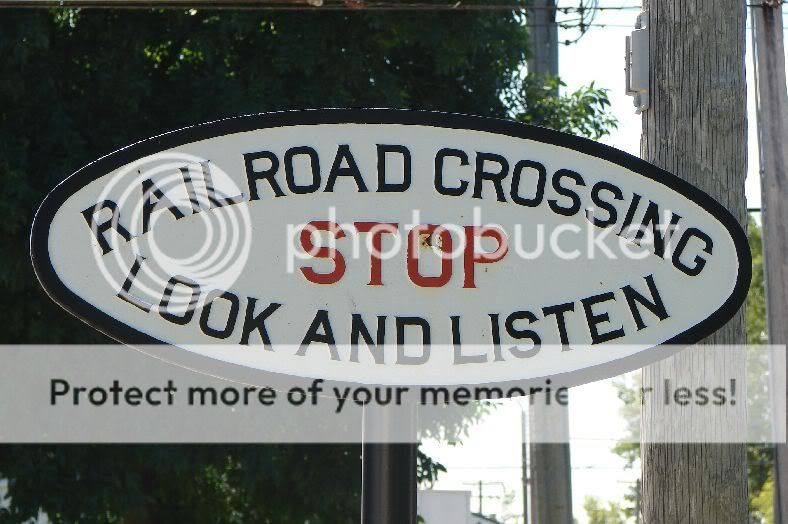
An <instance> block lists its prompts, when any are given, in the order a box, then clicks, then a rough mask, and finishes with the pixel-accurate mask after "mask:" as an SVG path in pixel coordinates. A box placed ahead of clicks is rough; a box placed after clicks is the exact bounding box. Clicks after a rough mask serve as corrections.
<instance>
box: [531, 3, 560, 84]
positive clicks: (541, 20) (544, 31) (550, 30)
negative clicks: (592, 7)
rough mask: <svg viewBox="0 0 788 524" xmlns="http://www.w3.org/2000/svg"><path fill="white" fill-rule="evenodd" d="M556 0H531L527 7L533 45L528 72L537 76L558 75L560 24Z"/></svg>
mask: <svg viewBox="0 0 788 524" xmlns="http://www.w3.org/2000/svg"><path fill="white" fill-rule="evenodd" d="M557 10H558V9H557V7H556V0H529V1H528V3H527V4H526V7H525V16H526V18H527V22H528V24H527V27H528V36H529V38H530V43H531V47H530V49H529V51H530V54H529V57H528V63H527V65H528V72H529V73H533V74H535V75H537V76H545V75H552V76H557V75H558V24H556V21H555V16H556V12H557Z"/></svg>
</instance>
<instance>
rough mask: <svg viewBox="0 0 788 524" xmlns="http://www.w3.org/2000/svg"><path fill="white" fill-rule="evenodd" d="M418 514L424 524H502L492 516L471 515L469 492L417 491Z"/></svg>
mask: <svg viewBox="0 0 788 524" xmlns="http://www.w3.org/2000/svg"><path fill="white" fill-rule="evenodd" d="M418 514H419V516H420V517H421V518H422V519H423V520H424V524H502V523H500V522H499V521H497V520H495V518H494V515H493V516H489V517H486V516H483V515H479V514H478V513H471V492H470V491H449V490H437V489H435V490H432V489H430V490H422V491H419V494H418Z"/></svg>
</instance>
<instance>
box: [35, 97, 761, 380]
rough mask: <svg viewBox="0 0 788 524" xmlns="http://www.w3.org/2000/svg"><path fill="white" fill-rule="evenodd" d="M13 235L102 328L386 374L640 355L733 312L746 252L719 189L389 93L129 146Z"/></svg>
mask: <svg viewBox="0 0 788 524" xmlns="http://www.w3.org/2000/svg"><path fill="white" fill-rule="evenodd" d="M31 250H32V256H33V262H34V266H35V270H36V273H37V275H38V277H39V279H40V280H41V283H42V284H43V286H44V287H45V288H46V290H47V292H48V293H49V294H50V295H51V296H52V297H53V298H54V299H55V300H56V301H57V302H59V303H60V304H61V305H63V307H65V308H66V309H68V310H69V311H71V312H72V313H74V314H75V315H77V316H79V317H80V318H82V319H83V320H85V321H86V322H88V323H89V324H91V325H92V326H94V327H96V328H98V329H100V330H101V331H103V332H105V333H107V334H108V335H110V336H112V337H114V338H116V339H118V340H120V341H122V342H125V343H128V344H132V345H141V344H158V343H166V344H171V345H176V346H178V347H181V348H183V349H184V350H187V351H190V352H192V353H191V354H199V355H204V356H206V357H210V358H212V359H218V360H220V361H223V362H227V363H232V364H238V365H241V366H245V367H248V368H254V369H259V370H262V371H265V372H270V373H272V374H285V375H295V376H300V377H308V378H323V379H326V380H333V381H339V382H355V383H367V384H402V385H430V384H435V385H439V384H480V383H485V384H486V383H503V382H509V381H519V380H528V379H537V378H541V377H547V376H554V375H562V376H565V377H574V378H572V381H573V382H576V383H579V382H582V381H585V380H591V379H592V378H598V377H602V376H605V375H612V374H617V373H620V372H622V371H624V370H626V369H628V368H629V369H632V368H635V367H638V366H641V365H643V364H644V363H646V362H649V361H653V360H656V359H657V358H659V356H664V354H662V355H660V354H659V352H658V351H655V350H653V349H652V348H654V346H656V345H659V344H684V343H689V342H694V341H697V340H699V339H701V338H702V337H704V336H706V335H708V334H710V333H711V332H713V331H714V330H716V329H718V328H719V327H720V326H721V325H722V324H723V323H724V322H726V321H727V320H728V319H730V318H731V316H732V315H733V314H734V313H735V312H736V311H737V310H738V309H739V307H740V306H741V304H742V302H743V301H744V298H745V294H746V292H747V289H748V286H749V281H750V264H751V261H750V253H749V248H748V245H747V241H746V238H745V235H744V232H743V231H742V229H741V227H740V226H739V224H738V223H737V222H736V220H735V219H734V218H733V217H732V216H731V215H730V214H729V213H728V212H727V211H726V210H725V209H724V208H723V207H722V206H721V205H720V204H718V203H717V202H715V201H714V200H712V199H711V198H710V197H709V196H708V195H706V194H705V193H703V192H701V191H700V190H698V189H696V188H694V187H692V186H690V185H689V184H687V183H686V182H684V181H682V180H680V179H679V178H677V177H675V176H674V175H671V174H669V173H666V172H664V171H662V170H660V169H658V168H656V167H654V166H652V165H650V164H647V163H646V162H643V161H642V160H640V159H637V158H635V157H632V156H630V155H628V154H626V153H623V152H621V151H618V150H615V149H612V148H610V147H607V146H604V145H601V144H598V143H595V142H591V141H589V140H585V139H581V138H577V137H573V136H569V135H566V134H562V133H558V132H555V131H550V130H547V129H542V128H536V127H530V126H525V125H521V124H515V123H512V122H506V121H499V120H492V119H484V118H477V117H469V116H460V115H448V114H439V113H426V112H413V111H396V110H318V111H297V112H285V113H275V114H264V115H255V116H247V117H240V118H234V119H228V120H222V121H218V122H213V123H209V124H204V125H199V126H195V127H190V128H186V129H182V130H179V131H174V132H172V133H167V134H164V135H160V136H158V137H155V138H151V139H148V140H144V141H142V142H138V143H136V144H134V145H132V146H129V147H127V148H124V149H121V150H119V151H116V152H115V153H112V154H110V155H108V156H105V157H103V158H101V159H99V160H98V161H96V162H94V163H92V164H89V165H88V166H86V167H84V168H83V169H81V170H80V171H78V172H76V173H75V174H73V175H72V176H70V177H69V178H68V179H66V180H65V181H64V182H63V183H61V184H60V185H59V186H58V187H56V188H55V189H54V190H53V191H52V193H51V194H50V195H49V196H48V197H47V198H46V200H45V201H44V203H43V205H42V206H41V209H40V210H39V212H38V214H37V216H36V220H35V223H34V226H33V232H32V238H31ZM217 344H218V345H217ZM206 360H208V359H206Z"/></svg>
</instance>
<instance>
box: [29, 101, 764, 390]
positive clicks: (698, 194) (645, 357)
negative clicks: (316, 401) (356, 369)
mask: <svg viewBox="0 0 788 524" xmlns="http://www.w3.org/2000/svg"><path fill="white" fill-rule="evenodd" d="M319 124H401V125H418V126H430V127H438V128H448V129H466V130H471V131H481V132H489V133H494V134H499V135H506V136H511V137H515V138H522V139H527V140H534V141H537V142H542V143H546V144H552V145H557V146H560V147H564V148H567V149H572V150H574V151H577V152H580V153H584V154H587V155H590V156H594V157H597V158H600V159H603V160H606V161H609V162H612V163H614V164H617V165H619V166H621V167H624V168H625V169H628V170H630V171H634V172H636V173H638V174H640V175H642V176H645V177H647V178H649V179H651V180H653V181H654V182H656V183H658V184H661V185H664V186H667V187H669V188H670V189H673V190H674V191H676V192H678V193H680V194H681V195H683V196H685V197H687V198H688V199H690V200H691V201H692V202H694V203H695V204H697V205H699V206H700V207H702V208H703V209H704V210H706V211H707V212H709V213H710V214H711V215H712V216H714V218H716V219H717V220H718V221H719V222H720V223H721V224H722V225H724V226H725V228H726V230H727V231H728V232H729V234H730V236H731V238H732V239H733V243H734V245H735V248H736V253H737V258H738V264H739V270H738V274H737V279H736V284H735V285H734V289H733V292H732V293H731V295H730V296H729V297H728V299H727V300H726V301H725V303H724V304H723V305H722V306H721V307H720V308H719V309H717V310H716V311H715V312H714V313H712V314H711V315H709V316H708V317H707V318H706V319H705V320H703V321H701V322H700V323H698V324H695V325H694V326H692V327H691V328H689V329H688V330H686V331H684V332H682V333H680V334H678V335H676V336H674V337H672V338H671V339H670V340H668V341H666V342H664V343H663V344H662V346H668V345H671V346H688V345H692V344H695V343H697V342H700V341H701V340H702V339H704V338H705V337H707V336H709V335H711V334H712V333H714V332H715V331H717V330H718V329H720V328H721V327H723V326H724V325H725V323H726V322H728V321H729V320H730V319H731V318H733V316H734V315H735V314H736V312H737V311H738V310H739V309H740V308H741V306H742V304H743V303H744V301H745V300H746V297H747V291H748V290H749V287H750V281H751V279H752V256H751V253H750V248H749V243H748V241H747V236H746V234H745V232H744V230H743V229H742V227H741V225H740V224H739V222H738V220H737V219H736V218H735V217H734V216H733V215H732V214H731V213H730V212H729V211H728V210H727V209H725V207H723V206H722V205H721V204H720V203H719V202H717V201H716V200H714V199H713V198H712V197H711V196H709V195H708V194H707V193H705V192H704V191H702V190H701V189H699V188H697V187H695V186H693V185H691V184H690V183H688V182H686V181H685V180H683V179H681V178H679V177H678V176H676V175H674V174H672V173H669V172H668V171H665V170H663V169H661V168H659V167H657V166H655V165H653V164H650V163H648V162H646V161H644V160H642V159H640V158H638V157H635V156H633V155H630V154H628V153H626V152H624V151H621V150H618V149H615V148H613V147H610V146H607V145H605V144H601V143H599V142H595V141H592V140H589V139H586V138H581V137H577V136H573V135H569V134H567V133H562V132H559V131H555V130H552V129H547V128H543V127H537V126H532V125H527V124H521V123H518V122H513V121H509V120H501V119H496V118H487V117H479V116H471V115H464V114H458V113H443V112H433V111H421V110H410V109H345V108H332V109H305V110H294V111H281V112H272V113H259V114H251V115H244V116H238V117H231V118H226V119H222V120H215V121H212V122H207V123H204V124H197V125H194V126H189V127H185V128H181V129H177V130H175V131H170V132H167V133H163V134H160V135H157V136H154V137H151V138H147V139H145V140H141V141H139V142H136V143H134V144H131V145H129V146H126V147H124V148H121V149H119V150H117V151H114V152H112V153H110V154H108V155H105V156H103V157H101V158H99V159H98V160H96V161H94V162H91V163H90V164H88V165H86V166H84V167H83V168H81V169H79V170H78V171H76V172H75V173H73V174H72V175H71V176H69V177H68V178H66V179H65V180H63V182H61V183H60V184H58V185H57V186H56V187H55V188H54V189H53V190H52V191H51V192H50V193H49V194H48V195H47V196H46V198H45V199H44V201H43V203H42V204H41V206H40V208H39V209H38V211H37V213H36V215H35V218H34V220H33V226H32V229H31V234H30V254H31V259H32V263H33V268H34V271H35V273H36V276H37V278H38V280H39V282H40V283H41V285H42V287H43V288H44V290H45V291H46V292H47V294H48V295H49V296H50V297H51V298H52V299H53V300H54V301H55V302H57V303H58V304H59V305H60V306H61V307H63V308H64V309H65V310H67V311H68V312H69V313H71V314H73V315H74V316H76V317H77V318H79V319H80V320H82V321H84V322H85V323H87V324H88V325H90V326H91V327H93V328H95V329H97V330H99V331H101V332H102V333H104V334H106V335H107V336H109V337H110V338H113V339H115V340H117V341H118V342H120V343H123V344H126V345H129V346H132V347H135V348H138V349H142V348H141V346H154V345H159V346H161V345H164V346H170V343H167V342H164V341H161V340H158V339H156V338H155V337H152V336H150V335H147V334H145V333H142V332H140V331H137V330H136V329H133V328H131V327H130V326H128V325H126V324H124V323H123V322H120V321H119V320H117V319H115V318H113V317H111V316H109V315H108V314H106V313H104V312H102V311H101V310H99V309H98V308H96V307H95V306H93V305H92V304H90V303H88V302H87V301H85V300H84V299H82V298H81V297H79V296H78V295H77V294H76V293H74V292H73V291H71V290H70V289H68V288H67V287H66V286H65V285H64V284H63V282H61V281H60V279H59V278H58V277H57V274H56V272H55V270H54V268H53V267H52V263H51V261H50V259H49V250H48V239H49V228H50V225H51V223H52V220H53V218H54V216H55V213H56V212H57V210H58V209H59V208H60V207H61V205H62V204H63V203H64V202H65V201H66V200H67V199H68V198H69V197H71V196H72V195H73V194H75V193H76V192H77V191H78V190H80V189H81V188H83V187H84V186H85V185H87V184H88V183H90V182H92V181H94V180H96V179H97V178H99V177H101V176H104V175H106V174H107V173H110V172H112V171H113V170H116V169H118V168H120V167H122V166H124V165H126V164H128V163H130V162H133V161H135V160H138V159H140V158H142V157H145V156H148V155H152V154H155V153H158V152H160V151H164V150H167V149H171V148H174V147H178V146H181V145H184V144H188V143H191V142H197V141H200V140H205V139H209V138H213V137H217V136H222V135H229V134H234V133H242V132H246V131H254V130H257V129H268V128H277V127H289V126H297V125H319ZM142 351H143V352H146V353H148V354H152V355H153V356H157V357H159V358H162V359H164V360H167V361H170V362H172V361H176V362H174V363H176V364H177V365H181V366H185V367H189V368H192V369H195V370H198V371H202V370H203V369H204V368H205V365H204V364H205V362H204V361H205V360H206V359H207V357H202V356H200V355H196V354H192V353H191V352H188V351H183V350H178V351H177V352H174V351H167V350H164V348H162V351H154V350H152V349H151V348H148V349H142ZM676 351H678V348H676V347H672V348H661V347H659V346H655V347H653V348H651V349H649V350H645V351H640V352H638V353H637V354H635V355H631V356H628V357H624V358H622V359H618V360H614V361H610V362H606V363H604V364H598V365H596V366H592V367H589V368H583V369H580V370H575V371H571V372H565V373H560V374H556V375H552V376H550V377H540V378H532V379H528V380H527V381H526V380H521V381H505V382H480V383H478V384H435V385H436V386H438V385H445V386H447V387H449V388H458V387H468V386H471V387H472V386H479V385H495V386H499V387H523V386H524V385H527V384H532V383H533V384H539V383H543V381H544V380H545V379H546V378H550V379H552V382H553V383H554V384H561V385H564V386H570V385H572V386H574V385H579V384H584V383H588V382H592V381H595V380H600V379H602V378H608V377H611V376H615V375H618V374H621V373H625V372H627V371H631V370H633V369H637V368H639V367H643V366H645V365H647V364H650V363H653V362H655V361H657V360H660V359H662V358H666V357H668V356H670V355H671V354H673V353H675V352H676ZM208 360H212V361H213V362H212V365H211V368H212V370H213V371H212V372H211V374H214V373H218V374H219V375H218V376H222V377H224V378H228V379H231V380H236V381H238V382H242V383H247V384H255V383H258V384H259V383H261V382H262V383H265V384H266V385H268V384H274V385H275V384H292V383H293V382H294V380H303V381H311V380H313V379H311V378H306V377H295V376H289V375H284V374H281V373H274V372H268V371H262V370H253V369H252V368H246V367H244V366H240V365H237V364H229V363H226V362H219V361H215V360H214V359H208ZM261 379H262V380H261ZM329 384H331V385H337V386H341V385H353V384H354V383H350V382H338V381H332V382H326V385H329ZM366 385H368V384H366ZM404 385H407V384H404ZM372 386H374V384H372ZM413 387H414V388H416V387H418V386H413Z"/></svg>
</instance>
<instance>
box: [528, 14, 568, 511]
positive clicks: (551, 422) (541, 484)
mask: <svg viewBox="0 0 788 524" xmlns="http://www.w3.org/2000/svg"><path fill="white" fill-rule="evenodd" d="M556 12H557V6H556V0H529V2H528V3H527V4H526V8H525V13H526V17H527V27H528V33H529V37H530V49H529V51H530V55H529V58H528V63H527V65H528V73H529V74H533V75H536V76H537V77H545V76H558V25H557V24H556ZM553 95H554V96H558V92H557V91H556V92H555V93H553ZM528 423H529V428H530V437H531V439H530V440H531V444H530V468H531V471H530V485H531V490H530V492H531V503H530V508H529V504H528V500H527V498H528V490H527V488H526V485H525V482H524V484H523V511H524V512H525V514H526V518H527V514H528V513H527V512H528V511H529V509H530V511H531V521H532V522H550V523H555V524H572V522H573V518H572V467H571V460H570V454H569V409H568V408H567V407H566V406H545V405H544V404H541V403H540V402H536V403H534V404H532V405H531V406H530V408H529V412H528ZM523 467H525V466H523ZM528 477H529V475H528V472H527V471H525V470H523V478H524V479H527V478H528Z"/></svg>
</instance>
